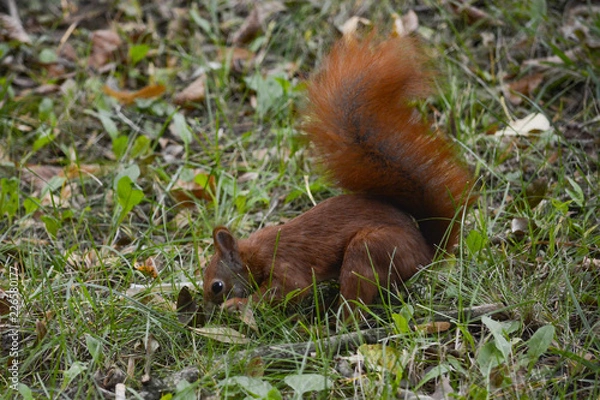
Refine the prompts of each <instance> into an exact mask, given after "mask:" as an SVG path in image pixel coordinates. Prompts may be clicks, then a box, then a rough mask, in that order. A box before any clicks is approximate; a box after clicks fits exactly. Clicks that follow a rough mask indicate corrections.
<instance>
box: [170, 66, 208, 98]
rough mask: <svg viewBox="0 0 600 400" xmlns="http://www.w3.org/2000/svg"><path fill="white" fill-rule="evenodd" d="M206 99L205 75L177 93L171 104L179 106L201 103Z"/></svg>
mask: <svg viewBox="0 0 600 400" xmlns="http://www.w3.org/2000/svg"><path fill="white" fill-rule="evenodd" d="M205 98H206V75H204V74H202V75H200V76H199V77H198V78H196V79H195V80H194V81H193V82H192V83H190V84H189V85H188V86H187V87H186V88H185V89H183V90H182V91H181V92H179V93H177V94H176V95H175V97H174V98H173V102H174V103H175V104H177V105H179V106H182V105H185V104H187V103H201V102H203V101H204V99H205Z"/></svg>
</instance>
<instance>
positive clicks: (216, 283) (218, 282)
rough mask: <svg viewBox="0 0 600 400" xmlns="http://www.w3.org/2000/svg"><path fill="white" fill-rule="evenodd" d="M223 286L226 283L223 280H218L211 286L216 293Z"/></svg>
mask: <svg viewBox="0 0 600 400" xmlns="http://www.w3.org/2000/svg"><path fill="white" fill-rule="evenodd" d="M223 286H225V285H223V282H222V281H216V282H214V283H213V284H212V286H211V287H210V288H211V290H212V292H213V293H214V294H219V293H221V291H222V290H223Z"/></svg>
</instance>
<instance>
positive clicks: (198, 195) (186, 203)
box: [170, 171, 216, 207]
mask: <svg viewBox="0 0 600 400" xmlns="http://www.w3.org/2000/svg"><path fill="white" fill-rule="evenodd" d="M194 177H195V178H194V180H193V181H191V182H187V181H183V180H178V181H177V182H176V183H175V185H173V188H172V189H171V191H170V194H171V196H173V198H174V199H175V201H177V203H178V206H182V207H193V206H194V200H196V199H199V200H205V201H211V200H212V193H215V191H216V181H215V177H214V175H208V174H207V173H205V172H203V171H194ZM198 181H203V182H206V184H205V185H200V184H199V183H198Z"/></svg>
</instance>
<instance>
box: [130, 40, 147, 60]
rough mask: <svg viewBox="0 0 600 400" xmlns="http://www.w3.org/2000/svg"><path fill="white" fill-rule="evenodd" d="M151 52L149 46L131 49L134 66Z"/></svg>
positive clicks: (136, 46) (143, 45) (132, 47)
mask: <svg viewBox="0 0 600 400" xmlns="http://www.w3.org/2000/svg"><path fill="white" fill-rule="evenodd" d="M148 51H150V46H148V45H147V44H136V45H133V46H131V47H130V48H129V59H130V60H131V62H132V63H133V65H135V64H137V63H138V62H140V61H142V60H143V59H144V57H146V54H148Z"/></svg>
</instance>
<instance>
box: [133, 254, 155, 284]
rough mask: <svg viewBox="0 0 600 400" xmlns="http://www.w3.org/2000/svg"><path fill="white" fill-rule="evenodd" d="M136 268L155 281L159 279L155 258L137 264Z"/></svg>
mask: <svg viewBox="0 0 600 400" xmlns="http://www.w3.org/2000/svg"><path fill="white" fill-rule="evenodd" d="M134 268H135V269H136V270H138V271H140V272H141V273H142V274H144V275H146V276H149V277H151V278H153V279H156V278H158V268H156V261H154V257H148V258H146V259H145V260H144V261H142V262H136V263H135V267H134Z"/></svg>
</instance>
